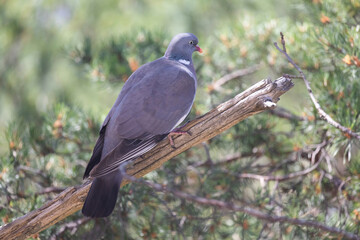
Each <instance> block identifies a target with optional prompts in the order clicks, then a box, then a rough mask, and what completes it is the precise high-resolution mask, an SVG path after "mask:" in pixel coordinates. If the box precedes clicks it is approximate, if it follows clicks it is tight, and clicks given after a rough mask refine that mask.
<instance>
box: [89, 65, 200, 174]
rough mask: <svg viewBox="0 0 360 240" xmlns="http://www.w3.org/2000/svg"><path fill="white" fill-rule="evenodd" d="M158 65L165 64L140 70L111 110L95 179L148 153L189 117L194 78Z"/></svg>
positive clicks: (174, 67)
mask: <svg viewBox="0 0 360 240" xmlns="http://www.w3.org/2000/svg"><path fill="white" fill-rule="evenodd" d="M159 61H163V62H160V63H159V62H157V61H155V62H152V63H157V64H147V65H146V66H145V68H144V69H141V68H140V69H138V71H136V72H135V73H134V74H133V75H132V76H131V77H130V78H129V80H128V81H129V83H128V82H127V84H125V85H124V88H125V87H126V89H124V90H126V92H125V94H123V91H122V92H121V93H120V96H121V101H119V102H118V103H117V105H114V107H113V109H112V110H111V111H112V115H111V116H110V119H109V121H108V123H107V125H106V133H105V137H104V142H103V152H102V157H101V161H99V163H98V164H97V165H96V166H95V167H93V169H92V170H91V172H90V175H91V176H92V177H100V176H104V175H106V174H108V173H110V172H112V171H114V170H115V169H117V168H118V167H119V166H120V164H121V163H123V162H125V161H128V160H130V159H134V158H136V157H139V156H140V155H142V154H144V153H145V152H147V151H149V150H150V149H151V148H153V147H154V146H155V145H156V144H157V143H158V142H159V141H160V140H161V139H163V138H164V136H166V134H168V133H169V132H170V131H171V130H172V129H174V128H175V127H176V125H178V124H179V121H180V120H181V119H182V120H183V119H184V117H185V116H186V115H187V114H188V113H189V111H190V109H191V106H192V104H193V101H194V97H195V92H196V76H195V74H193V73H192V72H191V71H189V70H188V69H187V68H186V67H185V66H184V67H183V65H182V64H180V63H177V62H174V61H169V60H165V59H159ZM149 69H151V70H149ZM126 85H127V86H126ZM120 96H119V98H120ZM119 98H118V99H119Z"/></svg>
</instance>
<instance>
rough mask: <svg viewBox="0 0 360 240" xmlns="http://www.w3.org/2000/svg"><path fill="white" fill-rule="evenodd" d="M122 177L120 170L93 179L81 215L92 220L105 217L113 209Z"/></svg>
mask: <svg viewBox="0 0 360 240" xmlns="http://www.w3.org/2000/svg"><path fill="white" fill-rule="evenodd" d="M121 181H122V176H121V172H120V170H118V171H114V172H112V173H109V174H107V175H105V176H103V177H99V178H95V179H94V181H93V182H92V185H91V188H90V191H89V193H88V195H87V197H86V200H85V203H84V206H83V208H82V213H83V214H84V215H85V216H88V217H92V218H99V217H107V216H109V215H110V214H111V212H112V211H113V210H114V208H115V204H116V200H117V196H118V193H119V189H120V184H121Z"/></svg>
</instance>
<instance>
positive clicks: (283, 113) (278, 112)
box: [269, 107, 306, 121]
mask: <svg viewBox="0 0 360 240" xmlns="http://www.w3.org/2000/svg"><path fill="white" fill-rule="evenodd" d="M269 112H270V113H271V114H273V115H275V116H277V117H280V118H285V119H288V120H291V121H305V120H306V119H305V118H304V117H300V116H297V115H295V114H293V113H291V112H290V111H288V110H287V109H285V108H282V107H277V108H275V109H272V110H270V111H269Z"/></svg>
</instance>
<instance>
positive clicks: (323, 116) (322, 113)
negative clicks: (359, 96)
mask: <svg viewBox="0 0 360 240" xmlns="http://www.w3.org/2000/svg"><path fill="white" fill-rule="evenodd" d="M280 36H281V44H282V46H283V49H281V48H280V47H279V46H278V44H277V43H276V42H274V45H275V47H276V49H277V50H278V51H279V52H281V53H282V54H284V56H285V57H286V58H287V60H288V62H289V63H291V65H293V66H294V68H295V69H296V70H297V71H298V72H299V73H300V76H301V78H302V79H303V80H304V83H305V86H306V89H307V91H308V93H309V96H310V98H311V101H312V102H313V104H314V106H315V108H316V110H317V111H318V113H319V115H320V118H321V119H323V120H325V121H326V122H328V123H329V124H331V125H333V126H334V127H336V128H337V129H339V130H340V131H342V132H343V133H345V134H348V135H349V136H351V137H353V138H356V139H358V140H360V135H359V134H357V133H355V132H353V131H351V130H350V129H349V128H347V127H344V126H342V125H341V124H340V123H338V122H336V121H335V120H334V119H332V117H330V115H329V114H327V113H326V112H325V111H324V110H323V109H322V108H321V106H320V104H319V102H318V100H317V99H316V98H315V96H314V94H313V91H312V89H311V87H310V83H309V81H308V80H307V79H306V76H305V74H304V72H303V71H302V70H301V68H300V67H299V66H298V65H297V64H296V63H295V62H294V60H293V59H292V58H291V57H290V56H289V54H288V53H287V52H286V47H285V40H284V35H283V34H282V32H280ZM285 77H290V78H293V77H292V76H290V75H286V76H285Z"/></svg>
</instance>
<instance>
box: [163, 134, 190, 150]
mask: <svg viewBox="0 0 360 240" xmlns="http://www.w3.org/2000/svg"><path fill="white" fill-rule="evenodd" d="M184 134H187V135H189V136H191V133H190V131H181V130H178V129H175V130H173V131H171V132H170V133H169V134H168V139H169V142H170V146H171V147H172V148H173V149H176V147H175V143H174V139H173V138H172V137H173V136H175V135H184Z"/></svg>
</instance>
